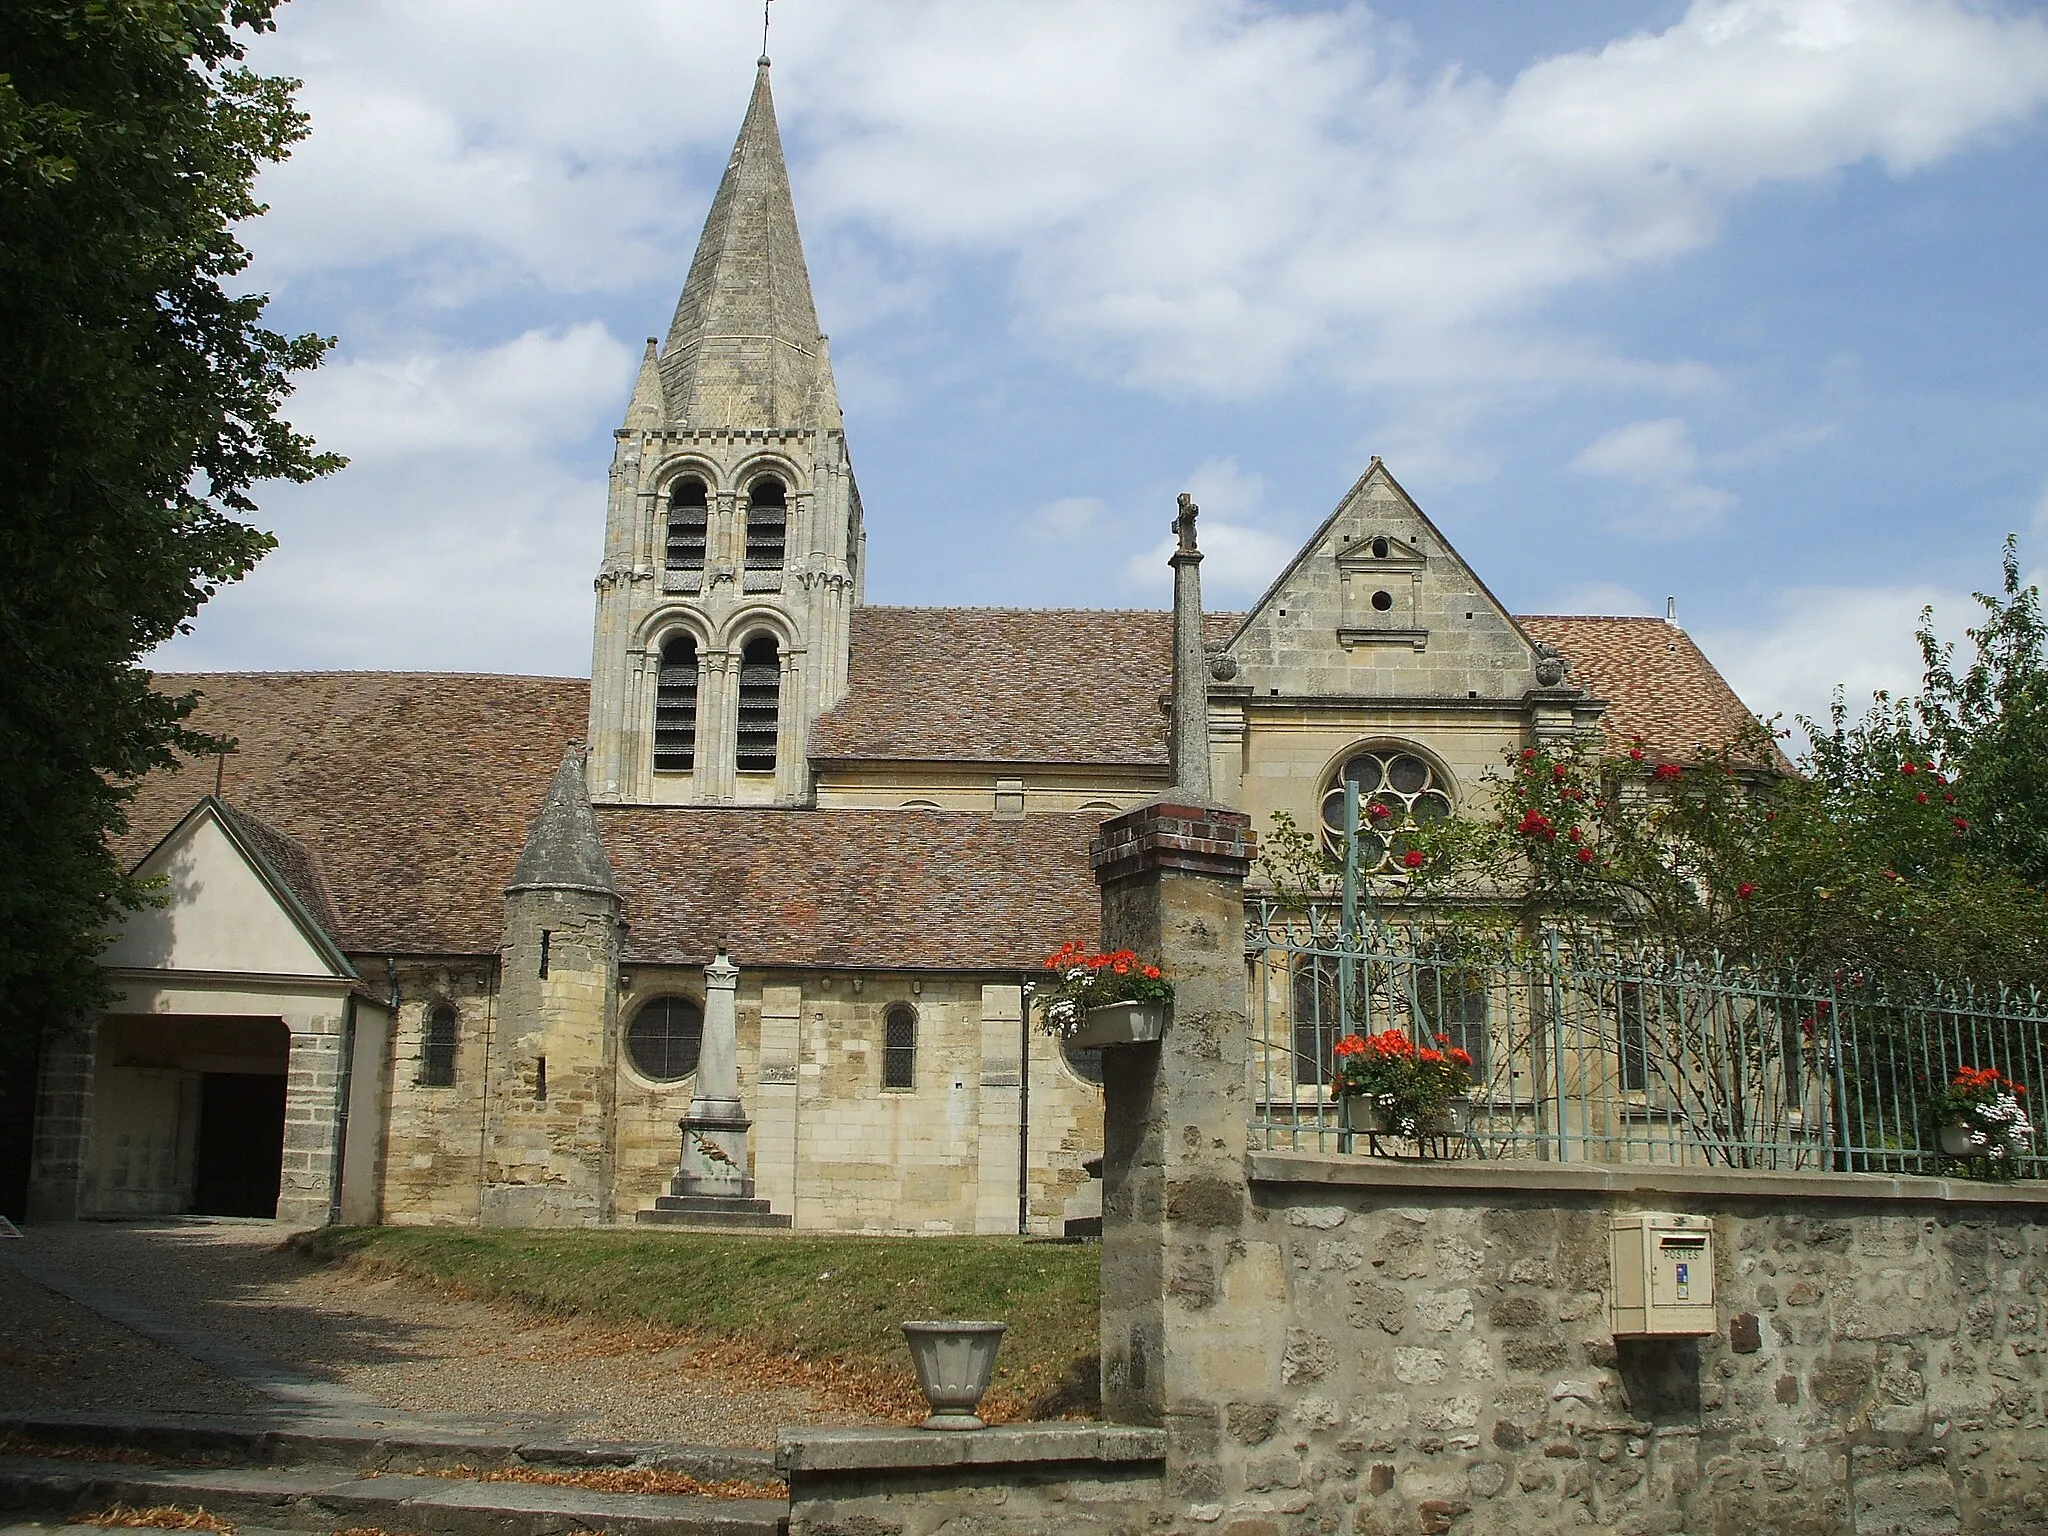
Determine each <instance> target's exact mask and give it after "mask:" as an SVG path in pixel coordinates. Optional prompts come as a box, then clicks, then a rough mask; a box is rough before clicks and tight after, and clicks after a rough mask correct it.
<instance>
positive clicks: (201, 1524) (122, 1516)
mask: <svg viewBox="0 0 2048 1536" xmlns="http://www.w3.org/2000/svg"><path fill="white" fill-rule="evenodd" d="M81 1523H83V1524H85V1525H139V1526H148V1527H150V1528H151V1529H153V1530H159V1531H212V1532H214V1533H215V1536H235V1528H234V1526H232V1525H231V1524H229V1523H228V1522H227V1521H225V1520H223V1519H221V1517H220V1516H219V1515H209V1514H208V1513H207V1512H206V1511H205V1510H204V1509H182V1508H180V1507H179V1506H178V1505H176V1504H152V1505H150V1506H149V1507H148V1508H147V1509H135V1508H133V1507H132V1506H130V1505H127V1504H115V1505H113V1506H112V1507H110V1508H107V1509H103V1510H101V1511H100V1512H99V1513H98V1514H96V1515H85V1516H82V1517H81Z"/></svg>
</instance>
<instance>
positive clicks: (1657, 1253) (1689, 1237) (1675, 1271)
mask: <svg viewBox="0 0 2048 1536" xmlns="http://www.w3.org/2000/svg"><path fill="white" fill-rule="evenodd" d="M1609 1244H1610V1247H1609V1254H1610V1258H1611V1260H1612V1264H1613V1276H1612V1284H1611V1286H1610V1287H1609V1289H1608V1293H1607V1294H1608V1303H1607V1316H1608V1320H1609V1322H1610V1323H1612V1325H1613V1328H1614V1336H1615V1337H1616V1338H1618V1339H1643V1338H1667V1339H1668V1338H1685V1337H1699V1336H1701V1335H1704V1334H1710V1333H1717V1332H1719V1331H1720V1320H1719V1318H1718V1317H1717V1316H1716V1315H1715V1311H1714V1224H1713V1223H1712V1222H1711V1221H1709V1220H1708V1219H1707V1218H1706V1217H1704V1216H1665V1215H1657V1214H1654V1213H1651V1212H1647V1211H1639V1212H1631V1213H1630V1214H1629V1215H1626V1216H1616V1217H1615V1218H1614V1220H1613V1223H1612V1225H1611V1227H1610V1230H1609Z"/></svg>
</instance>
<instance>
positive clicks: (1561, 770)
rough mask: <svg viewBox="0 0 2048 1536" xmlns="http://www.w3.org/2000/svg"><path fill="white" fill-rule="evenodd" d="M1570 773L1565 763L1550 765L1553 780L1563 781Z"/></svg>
mask: <svg viewBox="0 0 2048 1536" xmlns="http://www.w3.org/2000/svg"><path fill="white" fill-rule="evenodd" d="M1570 771H1571V770H1570V769H1568V768H1566V767H1565V765H1564V764H1563V763H1552V764H1551V765H1550V776H1551V777H1552V778H1553V779H1561V778H1563V777H1564V776H1565V775H1566V774H1567V773H1569V772H1570Z"/></svg>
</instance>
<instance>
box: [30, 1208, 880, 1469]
mask: <svg viewBox="0 0 2048 1536" xmlns="http://www.w3.org/2000/svg"><path fill="white" fill-rule="evenodd" d="M290 1231H291V1229H290V1228H287V1227H283V1226H280V1225H278V1224H277V1223H274V1222H263V1221H230V1220H197V1219H193V1220H165V1221H156V1222H146V1223H143V1222H138V1223H122V1224H112V1223H100V1222H89V1223H79V1224H76V1225H70V1226H42V1227H31V1228H28V1229H27V1236H26V1237H25V1238H24V1239H23V1240H22V1246H21V1248H20V1249H19V1250H17V1251H18V1252H19V1253H20V1254H21V1256H22V1257H23V1258H24V1259H25V1260H27V1261H28V1262H30V1263H33V1264H36V1265H39V1266H43V1267H45V1268H47V1269H50V1270H55V1271H60V1272H62V1273H64V1274H66V1275H69V1276H72V1277H74V1278H75V1279H77V1280H78V1281H80V1282H82V1283H85V1284H89V1285H91V1286H94V1287H97V1288H99V1289H102V1290H108V1291H116V1292H119V1293H121V1294H122V1295H124V1296H126V1297H129V1298H132V1299H133V1300H134V1301H136V1302H139V1303H141V1304H142V1305H143V1306H146V1307H147V1308H149V1309H150V1310H151V1311H153V1312H155V1313H157V1314H158V1315H160V1316H161V1317H163V1318H165V1319H167V1320H169V1321H171V1322H173V1323H176V1324H179V1325H182V1326H184V1327H189V1328H196V1329H201V1330H204V1331H205V1332H207V1333H210V1334H212V1335H214V1336H216V1337H218V1338H221V1339H225V1340H228V1341H230V1342H232V1343H236V1344H240V1345H242V1346H245V1347H246V1348H248V1349H252V1350H255V1351H258V1352H260V1353H261V1354H263V1355H265V1356H268V1357H269V1358H270V1359H272V1360H276V1361H279V1362H282V1363H284V1364H286V1365H290V1366H295V1367H297V1368H299V1369H300V1370H303V1371H305V1372H307V1373H309V1374H311V1375H313V1376H316V1377H318V1378H320V1379H322V1380H324V1381H329V1382H333V1383H336V1384H339V1385H341V1386H343V1387H346V1388H348V1389H349V1390H351V1391H353V1392H357V1393H362V1394H364V1395H365V1396H367V1397H369V1398H371V1399H374V1400H375V1401H376V1402H378V1403H381V1404H383V1405H385V1406H387V1407H388V1408H390V1409H392V1410H395V1411H397V1412H399V1413H403V1414H405V1415H407V1416H409V1417H413V1418H420V1419H426V1420H429V1421H437V1422H448V1423H455V1422H460V1423H470V1424H476V1425H480V1426H486V1427H492V1428H506V1429H512V1430H517V1431H520V1432H525V1433H535V1432H544V1433H548V1434H551V1435H561V1436H565V1437H573V1438H578V1439H610V1440H669V1441H680V1442H685V1443H690V1444H698V1445H731V1446H748V1447H756V1448H764V1449H765V1448H770V1447H772V1446H773V1445H774V1443H775V1431H776V1429H777V1428H778V1427H779V1426H781V1425H785V1424H789V1425H797V1424H821V1423H842V1424H843V1423H854V1422H859V1416H858V1415H856V1414H852V1413H847V1412H835V1411H834V1409H833V1406H832V1405H831V1404H828V1403H825V1402H823V1401H821V1400H820V1399H819V1398H818V1397H817V1396H816V1395H815V1394H814V1393H812V1392H809V1391H806V1390H804V1389H803V1388H801V1387H798V1386H795V1385H793V1384H789V1383H784V1382H776V1381H772V1380H767V1381H761V1380H735V1379H731V1377H730V1375H729V1373H725V1372H721V1371H719V1370H717V1369H716V1368H714V1367H710V1366H707V1365H699V1364H697V1363H696V1362H695V1361H694V1360H693V1351H692V1350H691V1349H690V1348H689V1347H688V1346H687V1345H684V1344H680V1343H678V1342H677V1341H676V1340H674V1339H673V1338H671V1337H665V1336H660V1335H651V1336H650V1335H634V1334H629V1333H621V1332H617V1331H613V1330H609V1329H604V1328H599V1327H595V1326H592V1325H589V1324H584V1323H576V1322H562V1321H556V1320H550V1319H542V1318H536V1317H533V1316H530V1315H528V1314H525V1313H523V1312H520V1311H518V1310H517V1309H514V1308H510V1307H505V1306H499V1305H495V1304H489V1303H483V1302H473V1301H464V1300H459V1299H456V1298H453V1297H449V1296H444V1295H441V1294H439V1293H437V1292H435V1291H434V1290H432V1289H430V1288H427V1287H423V1286H420V1285H416V1284H414V1283H412V1282H410V1281H406V1280H401V1279H397V1278H391V1277H387V1278H383V1279H370V1278H367V1277H365V1276H364V1275H362V1274H360V1273H359V1272H357V1271H354V1270H351V1269H349V1268H347V1267H345V1266H340V1265H335V1266H326V1265H319V1264H315V1263H313V1262H311V1261H310V1260H307V1259H304V1258H302V1257H300V1256H299V1255H297V1254H294V1253H291V1252H289V1251H287V1250H284V1249H283V1248H281V1247H280V1246H279V1245H280V1244H281V1243H282V1241H283V1239H284V1238H285V1237H286V1236H288V1235H289V1233H290ZM0 1309H4V1310H0V1402H6V1403H10V1404H20V1405H21V1406H23V1407H50V1408H60V1407H61V1408H85V1407H111V1406H119V1407H123V1408H126V1409H129V1410H131V1411H151V1412H155V1411H166V1410H168V1411H183V1412H216V1413H245V1412H251V1411H260V1410H261V1409H262V1408H263V1407H264V1406H266V1403H265V1400H264V1399H263V1398H262V1396H261V1395H259V1394H258V1393H256V1392H254V1391H252V1390H250V1389H249V1388H248V1387H247V1386H245V1385H243V1384H241V1383H239V1382H236V1381H233V1380H229V1379H226V1378H225V1377H223V1376H222V1375H221V1374H219V1373H217V1372H214V1371H211V1370H208V1369H207V1368H205V1367H204V1366H201V1365H198V1364H197V1363H195V1362H192V1361H189V1360H186V1359H185V1358H183V1357H182V1356H180V1355H178V1354H176V1353H174V1352H173V1351H171V1350H169V1349H166V1348H164V1347H163V1346H161V1345H158V1344H155V1343H152V1342H151V1341H150V1340H148V1339H145V1338H142V1337H140V1336H138V1335H137V1334H135V1333H133V1332H131V1331H129V1330H128V1329H126V1328H124V1327H121V1326H120V1325H119V1324H117V1323H113V1322H109V1321H107V1320H106V1319H103V1318H101V1317H99V1316H98V1315H97V1314H95V1313H93V1312H90V1311H88V1310H87V1309H86V1308H84V1307H82V1306H78V1305H76V1304H74V1303H72V1302H69V1301H65V1300H63V1299H62V1298H60V1297H57V1296H54V1295H52V1294H51V1293H50V1292H49V1291H47V1290H45V1289H43V1287H41V1286H39V1285H36V1284H34V1283H33V1282H31V1281H29V1280H27V1279H26V1278H24V1277H23V1276H22V1275H20V1274H18V1273H16V1272H15V1271H14V1270H13V1269H12V1268H11V1267H10V1266H8V1265H6V1264H4V1263H0Z"/></svg>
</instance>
